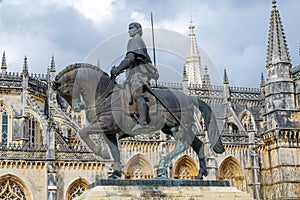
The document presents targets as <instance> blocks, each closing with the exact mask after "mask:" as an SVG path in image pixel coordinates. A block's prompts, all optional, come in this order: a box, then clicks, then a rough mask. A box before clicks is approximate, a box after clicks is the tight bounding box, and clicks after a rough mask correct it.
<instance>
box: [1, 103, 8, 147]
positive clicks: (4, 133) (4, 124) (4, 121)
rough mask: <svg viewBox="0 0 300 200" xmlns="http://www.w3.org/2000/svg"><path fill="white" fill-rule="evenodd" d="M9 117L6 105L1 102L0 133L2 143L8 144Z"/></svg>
mask: <svg viewBox="0 0 300 200" xmlns="http://www.w3.org/2000/svg"><path fill="white" fill-rule="evenodd" d="M8 120H9V117H8V112H7V109H6V107H5V106H4V105H3V104H0V123H1V126H0V134H1V141H0V143H1V144H2V145H7V143H8V130H9V123H8V122H9V121H8Z"/></svg>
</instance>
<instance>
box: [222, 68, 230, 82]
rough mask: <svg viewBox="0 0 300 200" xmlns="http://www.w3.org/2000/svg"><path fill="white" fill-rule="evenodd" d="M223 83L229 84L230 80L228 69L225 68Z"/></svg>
mask: <svg viewBox="0 0 300 200" xmlns="http://www.w3.org/2000/svg"><path fill="white" fill-rule="evenodd" d="M223 84H229V80H228V76H227V72H226V69H224V78H223Z"/></svg>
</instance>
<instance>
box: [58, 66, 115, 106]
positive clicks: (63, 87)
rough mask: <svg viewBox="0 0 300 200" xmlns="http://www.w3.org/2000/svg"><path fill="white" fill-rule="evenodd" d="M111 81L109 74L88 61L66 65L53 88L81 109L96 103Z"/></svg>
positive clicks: (70, 103) (72, 104)
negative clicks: (87, 62)
mask: <svg viewBox="0 0 300 200" xmlns="http://www.w3.org/2000/svg"><path fill="white" fill-rule="evenodd" d="M108 83H109V76H108V75H107V74H106V73H105V72H103V71H102V70H101V69H99V68H97V67H95V66H93V65H90V64H86V63H79V64H73V65H69V66H68V67H66V68H65V69H64V70H63V71H61V72H60V73H59V74H58V75H57V76H56V78H55V82H54V84H53V88H54V89H55V90H56V91H57V92H58V94H59V95H60V96H61V97H62V98H64V99H65V100H66V101H67V102H68V103H69V105H70V106H72V108H73V110H75V111H80V110H81V109H84V108H85V107H89V106H93V105H95V98H96V97H97V96H98V95H99V93H101V92H103V91H104V90H105V88H106V87H107V85H108Z"/></svg>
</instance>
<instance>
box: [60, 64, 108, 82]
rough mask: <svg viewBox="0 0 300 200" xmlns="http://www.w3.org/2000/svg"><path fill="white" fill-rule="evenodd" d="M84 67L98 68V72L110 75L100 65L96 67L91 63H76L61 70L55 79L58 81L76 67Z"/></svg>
mask: <svg viewBox="0 0 300 200" xmlns="http://www.w3.org/2000/svg"><path fill="white" fill-rule="evenodd" d="M79 68H80V69H83V68H87V69H93V70H96V71H98V72H101V73H102V74H103V75H104V76H107V77H108V78H109V76H108V74H107V73H106V72H104V71H103V70H101V69H100V68H99V67H96V66H94V65H92V64H89V63H75V64H71V65H69V66H67V67H66V68H64V69H63V70H62V71H61V72H59V74H58V75H57V76H56V77H55V81H58V80H59V79H60V78H61V77H62V76H64V75H65V74H66V73H68V72H70V71H72V70H75V69H79Z"/></svg>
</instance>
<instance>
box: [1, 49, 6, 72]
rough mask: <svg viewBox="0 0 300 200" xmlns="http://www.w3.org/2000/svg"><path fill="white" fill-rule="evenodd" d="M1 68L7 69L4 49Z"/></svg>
mask: <svg viewBox="0 0 300 200" xmlns="http://www.w3.org/2000/svg"><path fill="white" fill-rule="evenodd" d="M1 69H7V64H6V57H5V51H3V56H2V65H1Z"/></svg>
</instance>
